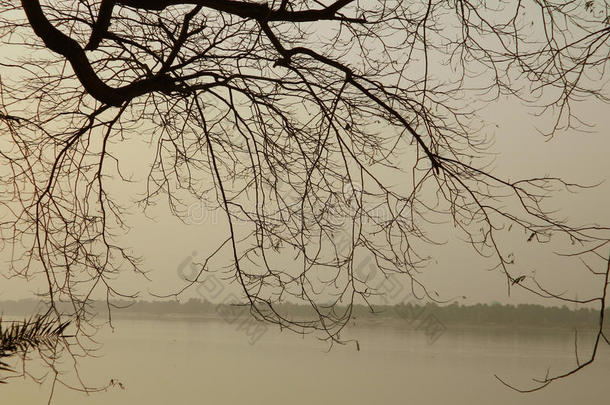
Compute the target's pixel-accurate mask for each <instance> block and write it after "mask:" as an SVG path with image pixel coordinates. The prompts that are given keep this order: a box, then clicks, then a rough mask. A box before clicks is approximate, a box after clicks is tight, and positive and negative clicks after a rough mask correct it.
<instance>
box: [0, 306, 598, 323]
mask: <svg viewBox="0 0 610 405" xmlns="http://www.w3.org/2000/svg"><path fill="white" fill-rule="evenodd" d="M113 304H114V305H116V306H121V307H123V306H126V305H127V304H128V302H127V301H116V302H113ZM44 308H45V307H44V306H43V304H41V303H40V302H39V301H36V300H33V299H24V300H17V301H15V300H12V301H0V315H6V316H9V317H19V316H20V317H29V316H31V315H34V314H36V313H39V312H41V311H43V310H44ZM278 308H279V310H280V311H281V312H282V313H283V314H284V315H285V316H287V317H291V318H293V319H312V316H313V313H312V312H311V308H310V307H308V306H304V305H296V304H289V303H285V304H279V306H278ZM68 309H69V307H68V306H66V310H65V311H63V312H69V311H68ZM90 310H91V311H92V312H93V313H97V314H99V318H100V319H103V317H105V316H107V308H106V303H104V302H95V303H94V304H93V305H92V306H91V307H90ZM375 310H376V313H371V312H370V309H369V308H368V307H366V306H363V305H354V307H353V312H352V318H351V319H350V321H349V323H350V324H352V325H356V326H363V327H371V326H384V327H398V328H405V327H406V328H413V329H421V328H423V327H427V328H430V327H435V328H445V329H446V328H449V327H451V328H453V329H469V330H474V329H480V328H493V329H494V330H500V329H506V330H517V329H520V328H523V329H530V330H531V329H546V330H548V329H562V330H565V329H572V330H573V329H574V328H578V329H595V328H597V327H598V326H599V311H597V310H595V309H590V308H581V309H577V310H573V309H569V308H567V307H565V306H564V307H544V306H541V305H533V304H521V305H516V306H513V305H502V304H475V305H468V306H465V305H459V304H457V303H453V304H449V305H438V304H433V303H427V304H423V305H419V303H406V304H400V305H380V306H377V307H375ZM60 311H61V308H60ZM248 312H249V307H248V306H236V305H229V304H214V303H211V302H208V301H202V300H197V299H191V300H188V301H186V302H184V303H179V302H176V301H153V302H146V301H136V302H134V303H133V304H132V305H131V306H129V307H127V308H121V309H118V308H117V309H114V310H113V311H112V319H117V320H119V319H120V320H123V319H142V320H168V321H174V320H177V321H197V322H199V321H217V320H223V319H224V318H225V317H227V316H235V317H244V316H245V315H248ZM609 312H610V311H608V308H606V313H607V314H609Z"/></svg>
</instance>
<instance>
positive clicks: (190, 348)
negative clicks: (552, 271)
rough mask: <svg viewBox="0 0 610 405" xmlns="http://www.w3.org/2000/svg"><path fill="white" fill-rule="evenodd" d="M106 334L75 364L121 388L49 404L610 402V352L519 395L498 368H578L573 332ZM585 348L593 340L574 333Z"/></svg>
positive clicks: (194, 325)
mask: <svg viewBox="0 0 610 405" xmlns="http://www.w3.org/2000/svg"><path fill="white" fill-rule="evenodd" d="M115 326H116V330H115V332H114V333H111V332H110V331H104V332H103V333H102V334H101V335H100V340H101V341H103V342H105V345H104V347H103V349H102V350H101V352H100V354H103V356H102V357H101V358H97V359H87V360H85V361H82V362H81V373H82V377H83V379H84V380H85V381H87V382H89V383H90V384H99V385H104V384H106V383H108V382H109V380H110V379H111V378H113V379H115V380H119V381H121V382H122V384H123V385H124V389H121V388H119V387H118V386H117V387H115V388H110V389H108V390H107V391H105V392H100V393H95V394H90V395H86V394H82V393H77V392H73V391H70V390H66V389H64V388H63V387H61V386H57V387H56V388H55V396H54V399H53V403H54V404H64V405H76V404H83V405H87V404H117V405H118V404H130V405H131V404H134V403H138V404H146V405H157V404H163V405H165V404H172V405H179V404H215V405H216V404H218V405H220V404H242V403H248V404H333V405H334V404H417V405H419V404H446V403H451V404H453V405H460V404H469V405H470V404H489V403H493V404H511V405H512V404H536V405H539V404H554V405H561V404H575V403H578V404H593V403H610V402H606V401H608V399H609V398H610V388H609V384H608V377H610V350H608V349H607V348H605V347H603V348H602V350H601V352H600V357H599V361H598V362H597V363H595V364H594V365H592V366H591V367H590V368H588V369H586V370H584V371H583V372H581V373H580V374H579V375H576V376H574V377H572V378H570V379H568V380H564V381H563V382H558V383H555V384H553V385H551V386H550V387H547V388H546V389H545V390H543V391H542V392H537V393H533V394H519V393H516V392H513V391H511V390H509V389H507V388H505V387H504V386H503V385H501V384H500V383H499V382H498V381H497V380H496V379H495V378H494V374H498V375H499V376H501V377H504V378H505V379H506V380H508V381H510V382H512V383H515V384H520V385H521V386H523V387H527V386H528V383H529V382H530V381H531V378H535V377H541V376H544V374H545V372H546V370H547V368H549V367H550V369H551V372H553V371H554V370H556V371H559V370H563V369H564V368H565V367H570V366H573V365H574V362H575V360H574V351H573V350H574V346H573V345H574V341H573V335H572V334H571V333H568V332H553V331H544V332H535V333H534V332H523V331H521V332H507V331H504V332H499V331H485V330H478V331H458V330H451V329H449V330H448V331H447V332H446V333H445V334H444V335H442V336H441V337H440V338H439V339H438V340H437V341H436V342H434V344H428V341H427V339H426V337H425V336H424V334H423V333H420V332H417V331H409V330H402V329H397V328H378V327H376V328H372V327H355V328H353V329H352V330H351V331H350V334H349V335H350V337H357V338H358V340H359V342H360V351H357V350H356V346H355V344H351V345H347V346H335V347H334V348H333V349H332V350H331V351H330V352H327V349H328V346H327V345H326V344H325V343H323V342H320V341H318V340H316V339H314V338H311V337H306V338H301V337H299V336H297V335H294V334H291V333H286V332H284V333H280V332H279V331H277V330H275V329H269V330H268V332H267V333H265V334H264V335H263V336H262V337H261V338H260V339H259V340H258V341H257V342H256V343H255V344H250V341H249V339H248V336H246V334H245V333H244V331H243V330H237V329H236V327H235V325H229V324H227V323H223V322H222V321H206V322H186V321H152V320H120V321H116V322H115ZM579 341H580V345H581V351H582V357H584V356H585V354H586V353H585V350H587V349H588V348H589V344H588V343H589V342H588V341H587V340H586V339H585V337H584V336H583V337H581V338H580V339H579ZM49 389H50V387H49V384H45V385H42V386H39V385H37V384H34V383H32V382H31V381H22V380H12V381H11V382H10V383H9V384H8V385H5V386H3V387H0V403H2V404H5V403H10V404H43V403H46V401H47V398H48V394H49Z"/></svg>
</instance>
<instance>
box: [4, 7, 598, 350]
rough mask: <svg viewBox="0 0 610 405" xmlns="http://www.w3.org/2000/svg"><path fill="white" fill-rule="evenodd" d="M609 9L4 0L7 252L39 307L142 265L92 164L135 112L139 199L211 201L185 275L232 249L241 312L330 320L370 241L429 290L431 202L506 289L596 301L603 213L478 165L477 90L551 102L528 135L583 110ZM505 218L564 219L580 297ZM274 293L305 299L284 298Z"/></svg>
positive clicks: (538, 227)
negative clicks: (570, 293)
mask: <svg viewBox="0 0 610 405" xmlns="http://www.w3.org/2000/svg"><path fill="white" fill-rule="evenodd" d="M609 12H610V11H609V8H608V5H607V4H606V3H604V2H602V1H588V2H586V3H584V4H581V3H580V2H574V1H570V2H566V1H539V2H531V3H527V4H525V3H524V2H504V1H501V0H498V1H466V0H452V1H440V0H430V1H427V2H426V1H421V2H404V1H384V2H376V1H352V0H337V1H302V0H282V1H275V0H274V1H271V2H250V1H237V0H199V1H197V0H191V1H178V0H172V1H169V0H166V1H162V0H149V1H139V0H124V1H121V0H116V1H113V0H102V1H89V0H79V1H57V2H45V3H41V2H40V1H36V0H22V1H21V2H15V1H1V2H0V16H1V17H0V18H1V23H0V26H1V30H2V31H1V34H0V35H1V38H2V43H3V44H4V47H5V49H7V55H9V54H10V53H8V52H9V51H10V50H11V49H16V52H17V53H18V55H17V56H15V57H12V58H11V57H9V56H4V57H2V60H1V65H2V66H3V70H5V71H6V72H7V73H5V74H3V76H2V94H1V95H2V105H3V112H2V115H1V117H0V118H2V120H1V123H2V125H3V128H4V135H5V136H4V137H3V139H2V141H0V142H2V161H3V163H2V166H3V168H4V169H3V170H4V171H3V177H2V182H1V183H0V184H1V185H2V186H1V187H2V199H1V200H0V203H1V204H2V206H3V210H5V211H6V212H7V213H9V216H8V219H3V222H2V228H1V229H2V239H3V240H4V241H5V242H8V243H9V245H10V246H12V252H13V253H12V258H13V260H12V261H11V268H10V270H9V273H10V275H11V276H19V277H24V278H28V277H33V276H35V275H37V274H40V275H42V276H43V277H44V279H45V280H46V281H47V284H48V292H47V298H48V301H49V305H50V307H51V308H55V307H56V305H57V303H59V302H63V301H68V302H70V303H71V305H72V308H73V311H72V312H73V314H72V315H73V316H75V317H76V318H77V320H78V322H77V325H80V322H86V321H87V320H88V319H89V317H90V315H91V314H90V311H89V310H88V306H87V303H88V301H89V300H90V296H91V294H92V292H93V291H94V290H96V289H100V288H102V289H103V290H105V292H106V293H107V296H108V298H109V299H110V298H112V297H126V296H129V294H125V293H122V292H121V289H120V286H117V285H116V283H115V282H114V278H115V276H116V275H117V274H118V273H119V272H120V271H123V270H125V269H132V270H134V271H136V272H139V273H140V274H142V276H146V269H144V268H141V267H140V262H139V260H138V257H137V255H134V254H132V253H130V251H129V250H128V247H126V246H122V245H121V244H120V243H118V242H117V240H118V236H117V235H121V234H123V233H124V232H125V229H126V226H127V225H126V223H125V215H126V210H127V207H124V206H121V204H119V203H118V202H117V197H116V196H115V195H113V194H112V193H111V192H110V191H109V183H111V182H113V181H114V182H116V181H123V182H127V181H129V178H128V177H127V176H126V175H124V174H123V172H122V171H121V169H120V167H121V164H122V163H124V162H122V161H121V159H119V157H118V151H119V150H120V149H121V143H122V142H123V141H124V140H129V139H137V138H138V137H140V136H142V135H141V134H142V133H147V134H151V135H150V143H151V144H152V145H154V147H155V155H154V156H153V157H152V165H151V169H150V172H149V174H148V177H147V179H146V191H145V195H144V196H143V198H142V199H141V200H139V203H140V205H141V207H142V208H143V209H144V210H146V209H147V208H148V207H149V206H151V205H152V204H154V203H155V202H157V201H159V200H160V199H161V198H165V199H166V200H167V204H168V206H169V209H170V211H171V213H172V214H173V215H175V216H177V217H179V218H181V219H184V220H187V219H188V215H189V210H190V207H192V204H193V203H195V202H197V203H199V204H205V206H206V208H209V209H210V210H213V209H219V210H221V211H222V212H223V214H224V217H223V221H224V224H225V225H226V228H225V229H226V235H224V237H223V240H222V242H221V243H220V244H219V245H218V246H217V247H215V248H213V249H211V250H210V254H209V255H208V256H207V257H204V258H202V260H201V262H202V264H201V266H200V268H199V270H198V271H196V272H193V274H192V277H189V278H187V283H186V285H185V289H186V288H189V287H192V286H193V285H196V284H197V283H199V282H202V281H203V280H204V279H205V276H206V274H208V273H209V272H211V271H215V270H217V269H218V268H215V267H214V266H213V264H214V263H216V262H218V261H222V257H226V255H227V254H228V255H230V257H231V259H230V263H229V270H228V273H227V275H228V277H230V279H231V281H232V282H233V283H235V284H237V285H239V286H240V288H241V292H242V294H243V297H244V299H245V301H246V302H247V303H248V304H249V305H250V308H251V313H252V315H253V316H255V317H257V318H259V319H263V320H266V321H269V322H272V323H276V324H279V325H281V326H282V327H285V328H289V329H293V330H295V331H297V332H299V333H308V332H312V331H314V332H315V331H321V332H322V336H323V337H326V338H328V339H331V340H340V339H339V332H340V331H341V330H342V328H343V327H344V326H345V324H346V323H347V321H348V320H349V318H350V316H351V313H352V305H351V304H352V303H354V302H367V303H369V302H370V299H371V297H372V296H373V295H374V294H377V293H379V291H378V290H379V288H377V290H376V288H375V287H378V286H373V285H371V284H370V282H369V279H367V277H365V275H364V274H363V273H364V272H363V271H362V269H361V268H359V267H358V265H359V264H360V263H361V260H363V258H365V257H366V258H369V259H368V260H370V265H372V266H374V267H375V268H376V269H378V271H379V272H381V273H382V274H383V275H384V277H391V276H393V275H400V276H402V277H403V278H404V280H406V282H407V283H408V285H410V286H411V289H412V291H413V294H415V295H417V296H422V295H427V296H428V297H429V298H430V299H432V300H437V297H436V296H435V295H434V294H429V293H428V289H427V288H426V286H425V285H424V284H423V283H422V282H420V273H421V272H422V271H423V270H424V269H425V266H426V264H427V263H428V262H429V258H428V255H427V254H425V253H423V252H424V251H425V248H424V247H425V246H426V245H429V244H434V243H436V242H435V241H434V239H433V238H431V237H430V236H429V234H428V233H427V231H426V227H427V226H428V225H429V224H432V223H436V222H438V221H446V222H449V223H451V224H452V226H453V227H454V229H455V232H456V233H457V234H458V235H459V237H461V238H462V239H465V240H466V241H467V242H466V243H467V245H469V246H470V247H472V248H474V250H475V252H477V253H478V254H480V255H483V256H486V257H491V258H493V260H494V263H495V268H496V269H497V270H498V271H500V272H502V273H503V274H504V275H505V279H506V286H507V289H508V291H510V289H511V288H519V289H525V290H527V291H529V292H531V293H532V294H537V295H539V296H541V297H546V298H549V299H554V300H560V301H567V302H576V303H583V304H584V303H592V302H598V303H601V308H602V310H601V311H600V313H601V314H603V305H604V302H605V301H604V300H605V296H606V285H607V275H608V270H607V266H606V261H607V258H608V246H609V235H608V233H609V232H608V231H609V228H607V227H605V226H603V225H585V226H581V225H578V224H572V223H570V222H568V221H564V220H562V219H561V218H557V217H555V216H554V214H553V213H552V212H550V211H549V210H548V209H546V208H545V207H546V205H545V204H546V200H547V198H548V197H550V196H552V194H553V191H555V190H558V189H564V190H566V189H567V190H570V191H574V190H577V189H578V188H579V187H580V186H578V185H576V184H571V183H569V182H566V181H564V180H562V179H560V178H556V177H551V176H545V177H539V176H534V177H531V178H522V179H518V180H514V179H511V180H509V179H508V178H504V177H501V176H500V175H498V174H496V173H494V172H493V170H491V168H490V162H491V160H492V156H490V154H489V153H488V150H489V149H488V148H489V146H490V144H491V142H492V140H493V139H492V138H491V135H492V134H491V133H490V132H491V131H489V127H488V126H487V125H484V124H481V123H480V122H481V121H480V119H481V117H480V116H479V115H478V114H477V111H478V110H479V109H481V108H482V107H483V106H485V105H486V104H488V103H490V102H492V101H493V100H497V99H499V98H501V97H506V96H508V97H510V98H512V99H515V100H520V102H522V103H524V104H527V105H529V106H531V107H533V108H534V107H535V108H536V109H535V112H536V113H537V114H540V115H542V116H544V117H546V118H552V119H553V122H554V124H553V125H551V126H550V128H549V130H548V132H547V133H546V135H547V136H552V135H554V134H555V133H557V132H558V131H562V130H567V129H578V127H579V126H582V125H585V124H586V123H584V122H582V121H581V120H579V118H578V117H577V116H576V115H575V114H574V111H573V109H572V108H571V107H572V105H573V103H574V102H577V101H579V100H583V99H586V100H591V99H597V100H599V102H603V103H607V102H608V98H607V95H606V90H607V89H606V87H605V81H604V80H605V79H607V75H606V74H605V71H606V68H607V61H608V56H609V55H608V53H609V51H610V48H609V47H608V39H609V35H610V25H609V24H608V21H609V15H610V14H609ZM4 172H7V173H8V175H4ZM389 179H392V181H390V180H389ZM396 179H400V184H399V185H396V184H395V183H396V181H395V180H396ZM513 227H514V228H515V229H519V230H521V231H523V232H524V233H525V234H526V236H527V237H529V238H528V241H531V243H542V242H545V241H548V240H549V238H550V237H551V236H555V235H564V236H565V237H567V239H569V240H570V241H571V242H572V244H573V245H574V246H572V250H571V251H570V253H569V254H571V255H576V256H580V257H582V258H583V264H584V266H586V267H587V268H588V269H589V270H590V271H591V273H590V275H591V277H592V278H594V279H596V280H599V285H600V287H601V288H600V293H599V296H595V297H591V298H585V299H580V300H574V299H569V298H566V297H565V296H562V295H560V294H558V293H555V292H553V291H551V290H549V289H547V288H546V287H545V286H544V285H542V284H541V283H539V281H538V280H536V279H535V278H534V277H530V276H527V277H526V276H524V274H523V272H522V270H521V269H523V267H519V266H517V265H515V264H514V258H513V257H512V256H511V254H510V253H511V247H510V246H504V245H502V244H501V243H500V242H499V240H501V238H500V236H499V235H501V234H502V232H505V231H506V230H507V229H508V230H510V229H512V228H513ZM223 255H224V256H223ZM285 256H290V257H292V258H294V262H295V263H296V264H295V265H294V266H291V267H290V268H286V266H282V265H281V264H279V263H281V262H280V261H278V258H279V257H285ZM218 267H221V266H218ZM600 269H601V270H600ZM182 291H183V290H181V291H179V292H178V294H179V293H181V292H182ZM282 300H288V301H295V302H301V303H303V302H304V303H306V304H308V305H310V307H311V308H312V312H311V314H312V316H311V317H309V318H307V319H301V318H299V319H294V318H291V317H289V316H287V315H286V314H283V313H282V312H281V309H280V308H279V307H278V306H277V305H276V304H277V303H278V302H280V301H282ZM338 304H342V306H341V308H345V309H343V310H341V311H339V310H337V309H338V308H339V305H338ZM343 305H344V307H343ZM109 308H110V307H109ZM602 320H603V318H602ZM602 326H603V323H602ZM600 333H601V332H600ZM77 336H78V334H77ZM600 336H601V337H603V338H604V339H606V338H605V336H604V335H603V334H601V335H600ZM606 341H607V340H606ZM596 347H597V346H596Z"/></svg>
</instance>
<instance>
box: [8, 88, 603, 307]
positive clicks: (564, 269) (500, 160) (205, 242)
mask: <svg viewBox="0 0 610 405" xmlns="http://www.w3.org/2000/svg"><path fill="white" fill-rule="evenodd" d="M576 109H577V110H579V111H578V114H580V115H581V116H582V117H584V118H585V121H587V122H588V123H590V124H593V125H595V127H594V128H593V129H592V130H591V131H590V132H589V133H579V132H575V131H568V132H566V133H559V134H557V135H556V136H555V137H554V138H552V139H547V138H545V137H543V136H542V135H540V134H539V133H537V128H545V127H547V126H548V125H549V122H544V121H540V120H537V119H536V118H534V117H533V115H532V113H533V110H528V109H527V108H526V107H523V106H522V105H520V104H519V103H517V102H515V101H514V100H509V99H500V100H498V101H496V102H494V103H492V104H491V105H489V106H488V108H486V109H485V110H484V111H481V116H482V118H484V119H486V120H489V121H492V122H495V123H496V124H497V126H492V127H491V128H489V129H490V131H491V132H493V133H494V134H495V138H494V139H495V145H494V146H493V148H492V150H491V151H492V152H495V153H498V155H497V157H496V161H495V173H497V174H499V175H504V176H507V177H509V178H510V179H513V180H514V179H517V178H519V177H535V176H543V175H549V174H550V175H554V176H559V177H562V178H565V179H566V180H567V181H569V182H575V183H582V184H594V183H600V182H601V183H602V184H601V185H599V186H598V187H597V188H595V189H591V190H583V191H582V192H581V193H580V194H578V195H567V194H566V193H563V194H562V195H561V196H560V197H558V198H557V199H555V200H553V201H552V203H551V204H553V207H555V208H557V209H560V210H561V214H562V215H560V216H565V217H567V218H569V219H570V220H572V221H573V223H590V222H597V223H599V224H604V225H608V224H610V210H608V203H609V202H610V183H609V182H608V180H609V173H610V159H608V151H609V150H610V141H609V140H608V134H607V133H606V131H607V128H610V116H609V114H608V106H607V105H606V104H603V103H601V102H598V101H587V102H583V103H580V104H579V105H577V106H576ZM138 135H142V134H136V133H134V134H133V137H134V139H132V140H130V141H129V142H121V143H120V144H115V145H114V147H115V148H116V153H117V154H119V155H120V157H121V159H123V162H122V163H123V169H124V170H126V171H127V173H129V174H133V175H134V178H135V179H139V182H138V183H137V184H136V185H126V184H120V182H117V184H115V185H114V186H113V187H114V190H115V192H116V193H120V194H121V195H120V196H119V197H118V199H119V200H120V201H123V202H127V203H129V202H130V201H133V200H135V199H137V198H138V197H139V196H140V195H141V193H142V192H143V191H144V183H143V180H144V176H145V174H146V172H147V170H148V164H149V162H150V159H151V157H152V153H154V152H153V150H152V149H148V150H146V148H145V147H144V143H143V139H145V138H146V137H145V136H142V137H141V138H138ZM132 207H133V205H132ZM133 208H134V209H133V210H131V211H132V212H130V215H129V217H128V221H127V222H128V223H129V224H130V225H131V227H132V229H131V231H130V232H129V233H128V234H126V235H124V236H122V237H121V241H122V242H123V243H124V244H125V245H126V246H131V247H132V248H133V249H132V252H133V253H134V254H135V255H139V256H142V257H143V259H144V263H143V264H144V268H146V269H150V270H151V272H150V273H149V277H150V278H151V279H152V281H146V280H144V279H143V278H139V277H133V275H131V274H124V275H122V276H121V282H120V286H122V287H123V290H124V291H125V292H126V293H131V292H134V291H141V292H142V294H141V297H142V298H144V299H150V295H149V294H148V292H154V293H158V294H164V293H171V292H173V291H174V290H175V289H177V288H179V286H181V285H182V283H183V281H182V280H181V279H180V277H179V275H178V268H180V266H184V265H185V263H187V265H188V263H189V261H190V258H191V257H193V260H194V261H197V259H201V258H202V257H204V256H205V254H207V253H210V252H211V250H213V249H214V248H215V242H217V241H219V240H220V239H222V236H223V235H224V232H226V226H225V225H224V223H223V219H224V218H223V217H222V214H221V213H216V214H215V215H214V214H212V213H207V214H205V216H206V217H207V219H206V220H205V221H202V220H201V217H199V218H195V220H194V221H193V222H196V224H193V225H185V224H182V223H181V222H180V221H178V220H177V219H175V218H173V217H172V216H171V215H170V214H169V212H168V210H167V207H166V204H165V202H164V201H163V199H162V198H161V199H159V202H158V205H157V207H155V208H153V209H151V210H150V211H149V215H150V216H151V217H153V218H154V220H151V219H149V218H147V217H145V216H144V215H142V214H141V213H139V212H138V211H137V209H136V208H135V207H133ZM194 212H195V211H194ZM199 215H201V213H200V212H199ZM443 229H444V230H443V231H442V232H443V233H444V236H445V237H444V238H443V240H445V241H446V242H447V244H446V245H444V246H434V247H432V246H431V247H430V251H429V252H426V253H428V254H430V255H432V256H433V257H434V258H433V260H432V261H431V262H430V265H429V267H428V268H426V270H425V272H424V273H423V274H422V275H421V279H422V281H425V283H426V285H427V286H428V287H430V289H431V290H433V291H436V292H438V295H439V298H441V299H451V298H453V297H462V296H465V297H466V299H460V300H461V302H465V303H473V302H491V301H500V302H512V303H517V302H540V301H539V300H536V299H535V298H534V297H532V296H529V295H526V294H524V293H521V292H519V291H518V290H517V289H514V290H513V294H512V295H511V297H508V296H507V290H506V280H505V278H504V276H503V275H502V274H501V273H500V272H498V271H491V272H490V271H487V268H488V267H489V262H488V261H486V260H484V259H482V258H481V257H479V256H477V254H476V253H475V252H474V251H473V250H472V249H470V248H469V247H468V246H467V245H465V244H463V243H461V242H460V241H459V237H458V236H457V234H456V233H455V232H454V230H453V229H452V227H451V226H450V225H447V226H446V227H444V228H443ZM527 236H528V235H524V234H521V233H518V231H516V232H515V233H514V235H512V236H511V237H512V239H510V240H508V241H507V244H508V245H509V246H510V245H514V251H515V257H516V263H515V265H517V266H523V267H522V268H521V270H520V271H521V272H522V274H525V275H532V274H533V273H532V272H533V271H534V270H535V271H536V274H537V277H541V279H546V280H547V281H548V283H549V285H550V286H552V287H557V288H558V289H560V291H558V292H562V291H564V290H565V289H566V288H567V286H569V287H571V288H573V291H567V292H566V293H567V294H568V295H570V296H574V295H578V296H582V295H586V294H597V293H598V291H599V283H592V282H591V278H590V277H589V275H588V274H584V273H582V271H581V270H574V269H575V268H576V266H577V265H578V262H577V261H576V262H575V261H574V260H570V259H565V258H564V259H561V258H558V257H556V256H555V255H554V254H553V250H554V249H556V248H560V247H561V246H560V244H551V245H549V246H544V247H540V246H539V245H537V244H534V243H527V242H526V239H527ZM564 242H565V241H564ZM563 246H568V245H565V244H564V245H563ZM0 257H1V258H2V259H3V260H5V261H6V260H8V259H9V256H8V252H7V251H6V249H5V250H4V251H2V252H1V253H0ZM219 277H220V275H219ZM379 277H380V276H379ZM380 281H381V280H380ZM37 283H38V282H36V281H33V282H30V284H27V285H26V284H24V283H19V282H12V281H11V282H9V281H4V280H3V281H2V283H1V284H0V299H2V298H18V297H27V296H30V295H31V292H32V291H35V290H37V289H38V288H42V286H43V284H37ZM37 285H38V286H39V287H37ZM199 291H200V292H201V291H202V290H201V289H200V290H199ZM235 291H237V290H235ZM405 293H406V290H405ZM197 294H198V293H197V292H195V291H193V292H191V293H189V294H186V295H185V297H190V296H197ZM203 297H204V298H208V299H210V298H209V297H206V296H205V294H203Z"/></svg>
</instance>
